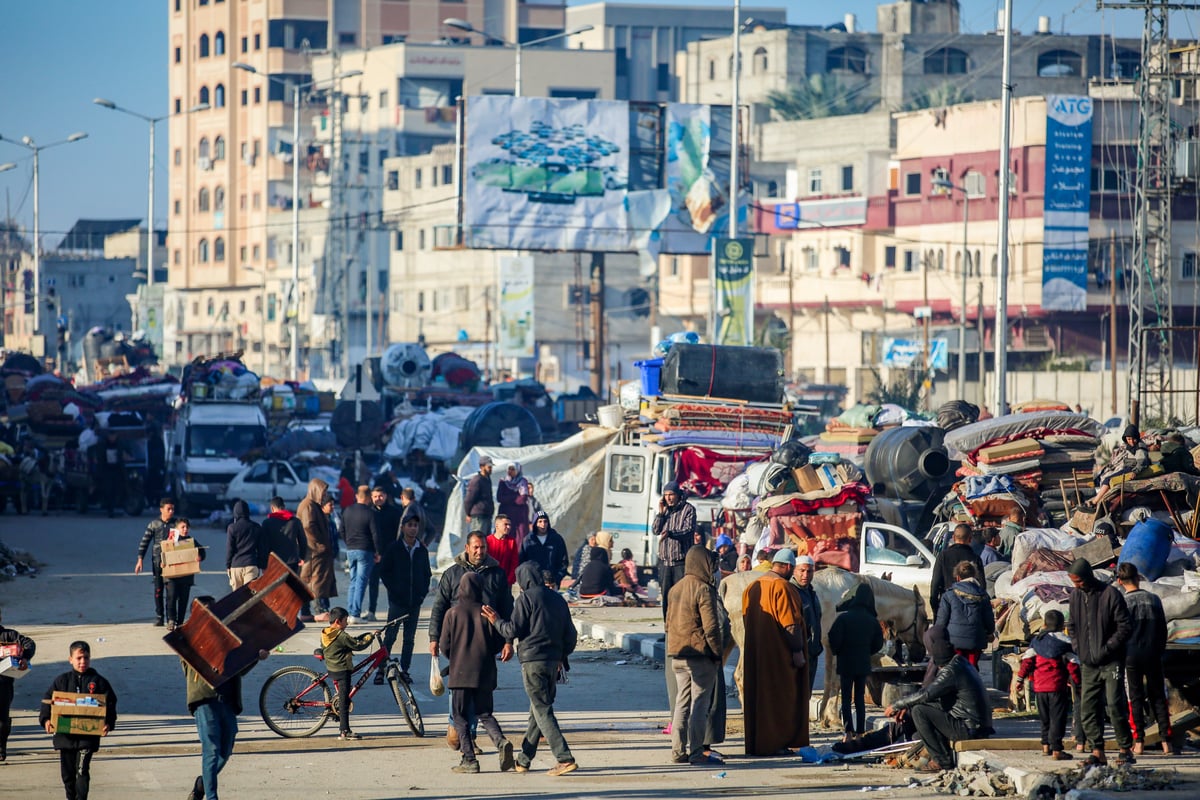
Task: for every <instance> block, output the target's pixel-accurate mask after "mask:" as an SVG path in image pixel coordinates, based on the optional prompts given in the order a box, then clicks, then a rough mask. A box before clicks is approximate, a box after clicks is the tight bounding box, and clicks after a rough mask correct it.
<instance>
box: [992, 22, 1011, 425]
mask: <svg viewBox="0 0 1200 800" xmlns="http://www.w3.org/2000/svg"><path fill="white" fill-rule="evenodd" d="M1012 18H1013V12H1012V0H1004V67H1003V69H1002V70H1001V73H1002V77H1001V79H1000V80H1001V84H1002V85H1001V89H1000V91H1001V94H1000V97H1001V100H1000V213H999V224H998V225H997V228H998V231H997V233H998V235H997V237H996V241H997V249H998V250H999V255H998V257H997V261H998V262H999V266H1000V269H999V273H1000V274H999V276H998V277H997V280H996V342H995V345H996V412H995V413H996V416H998V417H999V416H1002V415H1004V414H1007V413H1008V396H1007V394H1006V392H1007V388H1008V214H1009V209H1010V206H1011V204H1012V198H1011V196H1010V192H1011V189H1012V186H1011V184H1012V180H1011V177H1010V176H1011V172H1012V169H1011V168H1012V163H1011V161H1012V158H1011V152H1012Z"/></svg>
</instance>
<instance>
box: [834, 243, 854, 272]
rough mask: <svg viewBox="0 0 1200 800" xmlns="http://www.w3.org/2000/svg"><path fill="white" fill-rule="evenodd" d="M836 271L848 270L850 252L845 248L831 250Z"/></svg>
mask: <svg viewBox="0 0 1200 800" xmlns="http://www.w3.org/2000/svg"><path fill="white" fill-rule="evenodd" d="M833 254H834V258H835V260H836V263H837V267H838V269H850V250H849V248H846V247H835V248H833Z"/></svg>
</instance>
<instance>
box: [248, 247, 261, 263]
mask: <svg viewBox="0 0 1200 800" xmlns="http://www.w3.org/2000/svg"><path fill="white" fill-rule="evenodd" d="M251 252H252V253H253V255H252V256H251V259H252V260H253V261H254V263H255V264H257V263H258V262H259V261H262V245H261V244H256V245H254V248H253V249H252V250H251Z"/></svg>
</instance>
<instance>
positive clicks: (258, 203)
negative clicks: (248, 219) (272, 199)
mask: <svg viewBox="0 0 1200 800" xmlns="http://www.w3.org/2000/svg"><path fill="white" fill-rule="evenodd" d="M260 208H262V192H255V193H254V210H255V211H257V210H258V209H260ZM255 249H256V250H257V249H258V248H257V247H256V248H255ZM255 260H257V258H256V259H255Z"/></svg>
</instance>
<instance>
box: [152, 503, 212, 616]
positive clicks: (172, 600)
mask: <svg viewBox="0 0 1200 800" xmlns="http://www.w3.org/2000/svg"><path fill="white" fill-rule="evenodd" d="M191 527H192V525H191V523H190V522H189V521H188V520H187V519H186V518H184V517H179V518H178V519H176V520H175V524H174V526H172V528H171V532H170V533H169V534H168V535H167V538H166V539H164V540H163V542H162V575H163V590H164V592H165V594H166V609H165V611H166V618H167V630H172V631H173V630H175V629H176V628H178V627H179V626H180V625H182V624H183V620H184V618H185V617H186V616H187V609H188V595H189V594H191V591H192V585H193V584H194V583H195V582H196V577H195V576H196V573H198V572H199V571H200V562H201V561H203V560H204V555H205V552H204V547H203V545H201V544H200V542H198V541H196V540H195V539H194V538H192V536H191V533H190V531H191Z"/></svg>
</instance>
